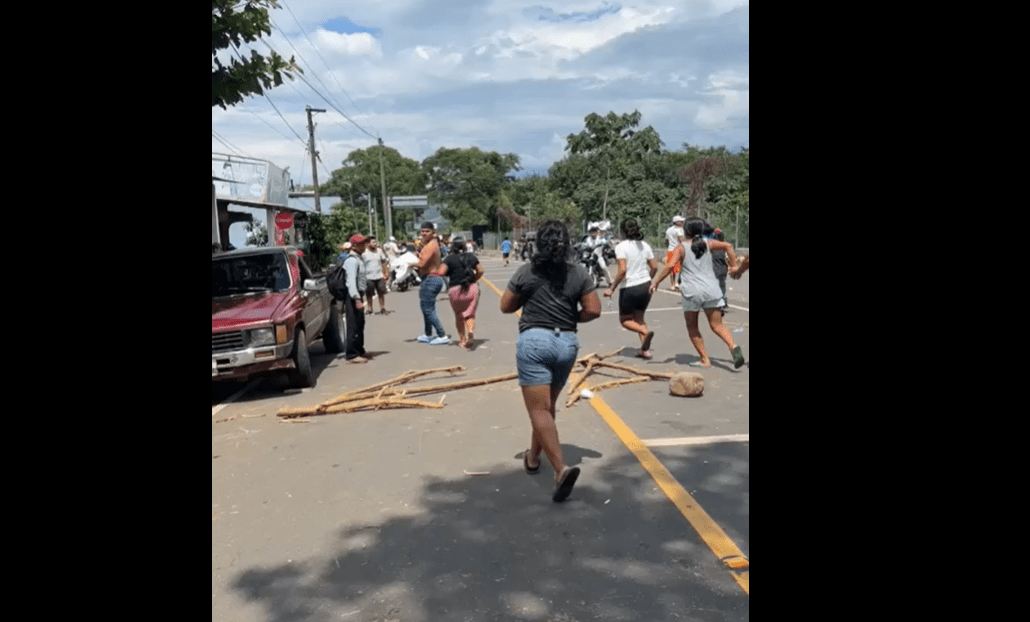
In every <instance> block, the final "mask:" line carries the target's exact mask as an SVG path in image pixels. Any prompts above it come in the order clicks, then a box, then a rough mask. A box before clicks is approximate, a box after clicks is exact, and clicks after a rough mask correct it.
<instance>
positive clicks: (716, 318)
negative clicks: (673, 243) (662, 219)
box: [651, 216, 744, 368]
mask: <svg viewBox="0 0 1030 622" xmlns="http://www.w3.org/2000/svg"><path fill="white" fill-rule="evenodd" d="M704 226H705V222H704V220H702V219H700V218H698V217H696V216H694V217H691V218H689V219H687V222H685V223H684V224H683V230H684V232H685V234H686V238H687V239H686V241H685V242H683V243H682V244H680V245H679V246H677V247H676V250H675V251H673V256H672V261H671V262H669V263H668V264H666V266H665V267H664V268H662V271H661V273H660V274H659V275H658V277H657V279H653V280H652V281H651V292H652V293H654V291H655V289H657V287H658V284H659V283H661V282H662V279H664V278H665V277H666V276H667V275H668V274H669V272H671V271H672V266H673V265H676V264H679V265H680V296H681V297H682V307H683V317H684V318H685V319H686V322H687V334H688V335H689V336H690V343H692V344H693V345H694V349H695V350H697V353H698V355H699V356H700V357H701V360H700V361H697V362H694V363H691V364H690V365H691V366H692V367H711V366H712V363H711V361H710V360H709V359H708V352H706V351H705V343H704V339H702V338H701V330H700V328H699V327H698V315H699V314H700V312H701V311H704V313H705V316H706V317H707V318H708V325H709V326H710V327H711V328H712V332H713V333H715V334H716V335H718V336H719V338H720V339H722V340H723V342H724V343H725V344H726V347H728V348H729V349H730V354H732V355H733V367H735V368H739V367H740V366H741V365H743V364H744V355H743V353H741V351H740V346H737V345H735V344H734V343H733V335H731V334H730V331H729V329H727V328H726V326H724V325H723V323H722V313H720V312H719V307H720V306H721V304H722V288H720V287H719V280H718V279H717V278H716V277H715V270H714V268H713V267H712V253H711V251H713V250H717V251H726V255H727V257H729V264H728V265H729V269H730V270H733V269H734V268H736V266H737V255H736V253H734V252H733V245H732V244H727V243H726V242H720V241H718V240H706V239H705V238H704V237H702V234H703V233H704Z"/></svg>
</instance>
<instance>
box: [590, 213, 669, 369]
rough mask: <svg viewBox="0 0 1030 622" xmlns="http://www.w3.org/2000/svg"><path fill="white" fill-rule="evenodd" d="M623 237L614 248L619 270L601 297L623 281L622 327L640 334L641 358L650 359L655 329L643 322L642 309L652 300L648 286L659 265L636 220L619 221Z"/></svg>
mask: <svg viewBox="0 0 1030 622" xmlns="http://www.w3.org/2000/svg"><path fill="white" fill-rule="evenodd" d="M622 237H623V238H624V239H623V241H622V242H619V243H618V245H616V247H615V260H616V261H618V262H619V273H618V274H616V275H615V280H613V281H612V286H611V287H609V288H608V289H606V290H605V291H604V296H605V297H607V298H610V297H611V295H612V294H613V293H614V292H615V288H616V287H617V286H618V285H619V283H622V282H623V280H625V281H626V282H625V284H624V285H623V287H622V291H620V292H619V322H620V323H621V324H622V327H623V328H625V329H626V330H629V331H632V332H634V333H636V334H637V335H639V336H640V357H641V358H645V359H649V358H651V340H652V339H653V338H654V331H652V330H648V328H647V324H645V323H644V312H645V311H647V305H648V303H650V302H651V292H650V291H648V287H649V286H650V284H651V279H652V278H654V274H655V272H657V271H658V264H657V263H656V262H655V260H654V251H652V250H651V246H650V245H649V244H648V243H647V242H645V241H644V234H642V233H641V232H640V227H639V226H637V221H635V220H627V221H625V222H623V223H622ZM659 282H660V281H659Z"/></svg>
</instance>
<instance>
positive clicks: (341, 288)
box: [328, 233, 368, 363]
mask: <svg viewBox="0 0 1030 622" xmlns="http://www.w3.org/2000/svg"><path fill="white" fill-rule="evenodd" d="M367 242H368V239H367V238H366V237H365V236H363V235H361V234H360V233H355V234H354V235H352V236H351V237H350V246H351V248H350V253H349V254H348V255H347V257H346V259H344V260H343V263H342V264H334V265H333V266H332V267H331V268H330V270H329V277H328V284H329V290H330V291H331V292H332V294H333V296H334V297H336V298H337V299H338V300H339V301H340V304H342V305H343V312H344V315H345V316H346V318H347V349H346V357H347V362H348V363H367V362H368V358H367V356H368V355H367V354H366V352H365V305H364V302H363V298H364V294H365V289H366V287H367V283H368V280H367V278H366V275H365V264H364V262H363V261H362V260H361V254H362V253H363V252H365V246H366V244H367Z"/></svg>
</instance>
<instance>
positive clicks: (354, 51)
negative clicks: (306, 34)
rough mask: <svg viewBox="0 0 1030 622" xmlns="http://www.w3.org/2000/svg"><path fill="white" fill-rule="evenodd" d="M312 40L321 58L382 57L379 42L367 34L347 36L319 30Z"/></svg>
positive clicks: (357, 33)
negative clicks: (330, 56)
mask: <svg viewBox="0 0 1030 622" xmlns="http://www.w3.org/2000/svg"><path fill="white" fill-rule="evenodd" d="M313 40H314V43H315V45H316V46H318V51H319V53H321V54H322V56H323V57H326V54H330V55H337V54H338V55H343V56H372V57H375V58H382V56H383V51H382V48H381V47H380V45H379V41H377V40H376V38H375V37H373V36H372V35H370V34H369V33H367V32H356V33H354V34H351V35H347V34H340V33H338V32H330V31H328V30H324V29H322V28H319V29H318V30H316V31H315V34H314V37H313ZM326 60H328V58H326Z"/></svg>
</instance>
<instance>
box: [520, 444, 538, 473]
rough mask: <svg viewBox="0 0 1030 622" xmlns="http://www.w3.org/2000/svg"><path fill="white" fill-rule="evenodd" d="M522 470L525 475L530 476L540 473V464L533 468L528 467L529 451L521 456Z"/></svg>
mask: <svg viewBox="0 0 1030 622" xmlns="http://www.w3.org/2000/svg"><path fill="white" fill-rule="evenodd" d="M522 468H523V469H525V470H526V473H529V474H530V475H536V474H537V473H539V472H540V463H537V465H536V466H535V467H531V466H529V450H528V449H527V450H526V453H524V454H522Z"/></svg>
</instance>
